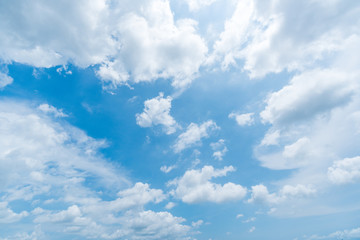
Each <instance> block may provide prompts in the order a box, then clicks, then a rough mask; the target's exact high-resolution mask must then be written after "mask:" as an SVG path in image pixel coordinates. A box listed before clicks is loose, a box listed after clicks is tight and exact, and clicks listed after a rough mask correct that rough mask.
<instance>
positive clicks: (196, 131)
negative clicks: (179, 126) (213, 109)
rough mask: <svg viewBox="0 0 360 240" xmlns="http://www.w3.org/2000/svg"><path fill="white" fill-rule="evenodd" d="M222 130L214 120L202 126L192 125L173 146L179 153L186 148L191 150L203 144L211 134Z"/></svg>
mask: <svg viewBox="0 0 360 240" xmlns="http://www.w3.org/2000/svg"><path fill="white" fill-rule="evenodd" d="M216 129H220V128H219V127H218V126H217V125H216V123H215V122H214V121H212V120H209V121H206V122H204V123H203V124H201V125H200V126H199V125H197V124H196V123H191V124H190V125H189V126H188V127H187V129H186V131H185V132H184V133H182V134H180V136H179V137H178V138H177V140H176V143H175V144H174V145H173V148H174V151H175V152H176V153H179V152H181V151H183V150H184V149H186V148H189V147H191V146H193V145H195V144H197V143H200V142H201V139H202V138H207V137H209V134H210V132H212V131H214V130H216Z"/></svg>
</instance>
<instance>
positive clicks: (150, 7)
mask: <svg viewBox="0 0 360 240" xmlns="http://www.w3.org/2000/svg"><path fill="white" fill-rule="evenodd" d="M128 4H129V3H128ZM139 5H140V4H139ZM116 7H118V8H119V9H121V8H122V7H123V4H118V5H117V6H116ZM196 25H197V23H196V22H195V21H193V20H190V19H179V20H178V21H176V22H174V17H173V13H172V11H171V9H170V4H169V2H168V1H165V0H152V1H142V2H141V5H140V6H139V8H138V9H132V11H131V12H129V13H124V14H123V15H122V16H121V18H120V19H119V20H117V27H118V28H117V30H116V31H115V32H114V33H113V34H114V35H115V37H116V38H117V39H120V41H119V43H118V44H119V46H121V47H120V48H119V50H118V51H117V53H115V54H114V60H108V61H105V62H104V63H103V64H102V66H101V67H100V69H99V72H98V75H99V76H100V78H102V80H103V81H104V83H105V84H108V85H109V86H110V87H114V86H117V85H119V84H123V83H124V82H126V81H127V80H128V79H129V77H130V75H129V73H131V78H132V79H133V82H135V83H137V82H142V81H146V82H149V81H153V80H156V79H157V78H171V79H172V85H173V86H174V87H176V88H184V87H186V86H187V85H189V84H190V83H191V81H192V79H194V78H195V77H196V75H197V72H198V70H199V67H200V66H201V65H202V63H203V61H204V60H205V55H206V53H207V46H206V44H205V42H204V40H203V39H202V38H201V37H200V36H199V35H197V34H196Z"/></svg>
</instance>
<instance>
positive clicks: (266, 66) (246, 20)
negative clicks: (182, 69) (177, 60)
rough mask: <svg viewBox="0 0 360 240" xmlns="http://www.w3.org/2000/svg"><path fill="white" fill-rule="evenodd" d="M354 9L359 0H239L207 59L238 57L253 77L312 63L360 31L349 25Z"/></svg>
mask: <svg viewBox="0 0 360 240" xmlns="http://www.w3.org/2000/svg"><path fill="white" fill-rule="evenodd" d="M334 9H341V11H340V12H337V11H334ZM359 11H360V8H359V6H358V4H347V3H343V2H341V1H332V2H330V3H329V4H326V5H324V4H323V3H322V2H321V1H312V2H301V3H300V2H299V3H296V4H292V3H291V4H290V3H288V2H286V1H283V0H280V1H277V0H276V1H275V0H274V1H268V2H267V3H266V4H264V3H263V2H261V1H257V0H255V1H252V0H247V1H238V3H237V6H236V7H235V9H234V13H233V16H232V17H231V18H230V19H228V20H227V21H226V22H225V24H224V31H223V32H222V33H221V34H220V35H219V38H218V40H217V41H216V42H215V44H214V46H213V48H214V51H213V53H212V55H211V57H210V59H209V60H208V62H214V61H220V63H221V65H222V67H223V68H228V67H229V66H230V65H237V64H238V63H239V64H240V63H241V62H242V61H243V62H244V64H243V65H242V66H241V67H242V68H243V69H244V70H246V71H247V72H248V73H249V75H250V77H252V78H262V77H264V76H265V75H267V74H268V73H279V72H282V71H283V70H287V71H295V70H300V71H303V70H304V69H307V68H313V66H314V65H321V64H323V63H324V62H326V60H325V59H327V58H328V57H329V56H330V57H332V56H333V55H332V54H333V53H334V54H336V53H338V51H341V49H342V48H343V45H342V44H343V42H344V41H346V40H347V39H349V38H350V37H351V36H352V35H353V34H357V35H358V34H359V31H358V29H357V30H353V29H354V27H355V26H356V23H357V14H358V13H359ZM314 16H317V17H316V18H314ZM309 26H310V27H309ZM355 28H356V27H355ZM329 53H331V54H329Z"/></svg>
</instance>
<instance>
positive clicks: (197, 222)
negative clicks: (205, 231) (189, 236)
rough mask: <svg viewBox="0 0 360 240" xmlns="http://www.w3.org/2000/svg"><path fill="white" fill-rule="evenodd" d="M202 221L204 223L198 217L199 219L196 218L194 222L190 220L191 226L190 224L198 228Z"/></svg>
mask: <svg viewBox="0 0 360 240" xmlns="http://www.w3.org/2000/svg"><path fill="white" fill-rule="evenodd" d="M203 223H204V221H203V220H201V219H200V220H198V221H196V222H192V223H191V226H192V227H193V228H198V227H200V226H201V225H202V224H203Z"/></svg>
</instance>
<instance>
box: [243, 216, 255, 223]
mask: <svg viewBox="0 0 360 240" xmlns="http://www.w3.org/2000/svg"><path fill="white" fill-rule="evenodd" d="M255 221H256V217H251V218H248V219H246V220H244V221H242V222H243V223H249V222H255Z"/></svg>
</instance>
